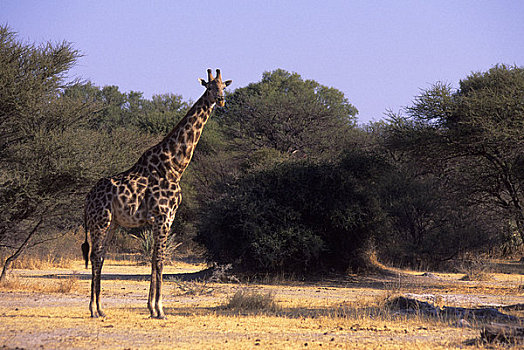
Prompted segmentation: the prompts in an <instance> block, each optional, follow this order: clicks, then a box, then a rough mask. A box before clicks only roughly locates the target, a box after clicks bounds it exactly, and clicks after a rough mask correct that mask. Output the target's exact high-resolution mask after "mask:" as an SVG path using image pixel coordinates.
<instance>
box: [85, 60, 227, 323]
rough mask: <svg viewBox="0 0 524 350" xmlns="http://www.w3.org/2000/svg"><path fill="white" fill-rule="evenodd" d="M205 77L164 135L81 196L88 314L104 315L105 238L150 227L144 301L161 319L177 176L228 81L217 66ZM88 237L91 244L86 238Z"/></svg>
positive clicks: (177, 191)
mask: <svg viewBox="0 0 524 350" xmlns="http://www.w3.org/2000/svg"><path fill="white" fill-rule="evenodd" d="M207 78H208V79H207V81H205V80H203V79H200V81H201V83H202V85H203V86H205V88H206V91H205V92H204V94H203V95H202V96H201V97H200V98H199V99H198V100H197V101H196V102H195V104H194V105H193V106H192V107H191V108H190V109H189V111H188V112H187V114H186V115H185V116H184V117H183V118H182V119H181V120H180V121H179V122H178V124H177V125H176V126H175V127H174V128H173V130H172V131H171V132H170V133H169V134H168V135H167V136H166V137H164V139H163V140H162V141H161V142H159V143H158V144H156V145H155V146H153V147H151V148H149V149H148V150H147V151H145V152H144V154H142V156H141V157H140V158H139V159H138V161H137V162H136V163H135V164H134V165H133V166H132V167H131V168H130V169H128V170H126V171H124V172H122V173H120V174H117V175H114V176H109V177H105V178H102V179H100V180H99V181H98V182H97V183H96V185H95V186H94V187H93V188H92V189H91V191H90V192H89V194H88V195H87V197H86V203H85V210H84V229H85V232H86V240H85V242H84V243H83V244H82V252H83V255H84V259H85V262H86V268H87V266H88V260H89V259H90V260H91V265H92V277H91V301H90V303H89V310H90V312H91V317H99V316H100V317H103V316H105V314H104V312H103V311H102V308H101V306H100V278H101V271H102V265H103V263H104V257H105V252H106V246H107V243H108V242H109V241H110V239H111V236H112V234H113V233H114V231H115V230H116V228H117V227H119V226H121V227H140V226H144V225H147V224H149V225H151V226H152V228H153V240H154V244H153V254H152V259H151V283H150V288H149V296H148V301H147V306H148V308H149V311H150V313H151V317H153V318H165V314H164V310H163V307H162V281H163V279H162V270H163V267H164V259H165V256H164V254H165V248H166V242H167V236H168V235H169V232H170V230H171V225H172V223H173V220H174V219H175V213H176V210H177V208H178V206H179V205H180V202H181V200H182V192H181V189H180V184H179V183H180V178H181V177H182V174H183V173H184V170H185V169H186V168H187V166H188V165H189V162H190V161H191V158H192V156H193V152H194V150H195V147H196V145H197V143H198V141H199V139H200V135H201V134H202V130H203V128H204V125H205V124H206V122H207V120H208V118H209V116H210V114H211V112H212V111H213V108H214V107H215V105H216V104H217V105H219V106H224V103H225V100H224V89H225V88H226V87H227V86H228V85H229V84H231V80H227V81H225V82H224V81H222V76H221V73H220V70H219V69H217V70H216V77H213V74H212V70H211V69H208V70H207ZM88 233H89V236H90V237H91V249H90V247H89V243H88Z"/></svg>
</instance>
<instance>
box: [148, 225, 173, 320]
mask: <svg viewBox="0 0 524 350" xmlns="http://www.w3.org/2000/svg"><path fill="white" fill-rule="evenodd" d="M173 217H174V215H170V216H169V215H168V216H166V217H164V218H162V219H163V220H155V227H154V230H153V233H154V245H153V259H152V261H151V265H152V266H153V267H154V271H153V273H152V275H151V283H152V284H153V278H154V283H155V285H154V287H151V290H152V291H154V293H155V295H154V297H153V299H154V301H155V303H154V308H155V311H156V318H158V319H166V315H165V313H164V307H163V305H162V282H163V274H162V273H163V270H164V259H165V257H164V254H165V250H166V244H167V235H168V234H169V232H170V230H171V223H172V222H173Z"/></svg>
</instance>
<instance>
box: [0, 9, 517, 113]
mask: <svg viewBox="0 0 524 350" xmlns="http://www.w3.org/2000/svg"><path fill="white" fill-rule="evenodd" d="M0 23H1V24H7V25H9V27H10V28H11V30H13V31H15V32H18V34H19V38H20V39H22V40H24V41H26V42H31V43H32V42H35V43H43V42H45V41H53V42H60V41H63V40H65V41H69V42H71V43H73V45H74V47H75V48H76V49H78V50H80V51H81V52H82V53H83V54H84V55H85V56H84V57H83V58H81V59H80V60H79V63H78V65H77V66H76V67H75V68H74V69H73V70H72V73H73V75H74V76H76V77H80V78H82V79H86V80H91V81H92V82H93V83H94V84H95V85H99V86H104V85H117V86H118V87H119V88H120V90H121V91H130V90H133V91H142V92H144V96H145V97H148V98H149V97H151V95H153V94H160V93H175V94H180V95H182V96H183V97H184V98H185V99H192V100H196V99H197V98H198V97H199V96H200V94H201V93H202V92H203V90H202V87H201V86H200V85H199V83H198V81H197V78H199V77H202V78H203V77H205V70H206V68H208V67H209V68H221V69H222V75H223V77H224V79H232V80H233V85H232V86H231V88H233V89H234V88H237V87H243V86H246V85H247V84H249V83H251V82H256V81H259V80H260V79H261V76H262V73H263V72H264V71H270V70H274V69H277V68H283V69H286V70H288V71H292V72H297V73H299V74H300V75H301V76H302V77H303V78H305V79H314V80H316V81H318V82H319V83H321V84H323V85H327V86H331V87H335V88H337V89H339V90H341V91H343V92H344V94H345V95H346V97H347V98H348V99H349V101H350V102H351V103H352V104H354V105H355V106H356V107H357V108H358V110H359V112H360V113H359V122H361V123H365V122H367V121H370V120H379V119H381V118H383V117H384V112H385V111H386V109H391V110H393V111H395V112H397V111H399V109H400V108H402V107H403V106H406V105H409V104H410V103H411V101H412V100H413V97H414V96H415V95H417V94H418V93H419V91H420V89H425V88H428V87H430V86H431V84H432V83H435V82H437V81H443V82H447V83H450V84H452V85H453V86H455V87H457V86H458V82H459V80H460V79H463V78H465V77H466V76H467V75H468V74H470V73H471V72H473V71H484V70H487V69H489V68H490V67H492V66H493V65H495V64H497V63H505V64H510V65H514V64H516V65H518V66H523V65H524V1H521V0H514V1H509V0H492V1H482V0H460V1H457V0H434V1H433V0H419V1H414V0H413V1H408V0H390V1H373V0H361V1H349V0H347V1H343V0H340V1H335V0H334V1H330V0H323V1H322V0H312V1H309V0H296V1H295V0H291V1H286V0H277V1H271V0H268V1H263V0H259V1H250V0H238V1H219V0H214V1H190V0H187V1H182V0H180V1H176V0H171V1H168V0H155V1H154V0H151V1H145V0H142V1H137V0H119V1H117V0H98V1H89V0H54V1H53V0H33V1H29V0H0Z"/></svg>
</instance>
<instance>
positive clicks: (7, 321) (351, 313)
mask: <svg viewBox="0 0 524 350" xmlns="http://www.w3.org/2000/svg"><path fill="white" fill-rule="evenodd" d="M73 266H75V268H76V269H78V271H80V272H79V273H74V272H72V271H69V272H67V271H65V270H63V269H56V270H55V271H54V272H53V270H51V271H49V270H47V271H41V272H40V271H36V270H32V271H15V273H16V275H15V276H11V278H10V280H9V281H8V283H10V284H6V285H1V286H0V324H2V327H0V348H2V346H5V347H7V348H15V347H17V346H18V347H23V348H39V347H41V346H43V347H44V348H58V349H65V348H78V349H92V348H100V349H113V348H119V349H122V348H132V349H140V348H151V349H172V348H177V349H253V348H256V349H259V348H262V349H297V348H314V349H325V348H328V349H335V348H342V349H345V348H346V349H375V348H381V349H453V348H490V349H498V348H501V349H502V348H504V349H508V348H511V347H504V346H502V345H500V346H499V345H491V344H482V343H480V342H478V339H479V334H480V330H479V329H478V328H475V325H473V326H464V325H461V324H459V323H458V322H456V320H455V321H453V320H449V319H445V320H443V319H439V318H437V317H427V316H424V315H422V314H410V315H406V314H402V313H397V312H396V310H392V309H391V308H390V307H388V304H387V303H388V300H391V299H392V298H394V297H395V296H398V295H403V294H406V293H420V295H423V294H424V295H428V298H433V297H434V299H428V301H430V302H432V303H434V304H438V305H439V306H442V305H450V303H451V301H452V300H454V299H453V298H454V297H455V295H460V296H465V297H468V298H469V297H472V298H476V297H479V298H481V299H482V298H489V299H488V300H486V302H494V303H504V304H514V303H516V302H519V301H518V300H522V301H520V302H524V299H523V298H524V296H523V293H522V290H520V289H519V286H520V285H522V274H520V275H499V274H495V273H493V274H492V275H493V277H494V280H493V281H489V282H482V281H474V282H471V281H460V280H459V279H460V277H461V276H462V274H459V273H456V274H443V273H435V274H434V275H435V276H436V277H438V278H435V279H433V278H429V277H422V276H421V273H420V272H413V273H412V272H406V271H401V270H395V272H394V273H391V274H389V275H379V276H376V277H365V278H361V277H355V276H353V277H351V278H348V279H343V278H341V279H338V280H333V281H331V280H329V281H325V282H319V283H306V282H300V281H289V280H287V281H286V280H283V281H281V282H282V283H281V284H275V283H271V284H264V283H261V282H260V281H259V282H258V283H249V284H248V285H244V286H242V287H239V285H238V284H224V283H211V282H208V283H205V282H196V281H190V282H189V281H182V280H176V279H173V277H176V275H177V274H178V273H188V272H194V271H198V270H199V269H203V268H204V266H198V267H195V266H193V267H192V270H191V269H190V266H188V265H186V264H184V265H180V266H177V265H174V266H166V270H165V271H164V272H165V273H166V274H168V275H169V276H171V277H170V279H167V280H166V286H167V288H166V289H165V292H164V306H165V311H166V314H167V316H168V319H167V320H165V321H158V320H151V319H150V318H149V312H148V311H147V308H146V301H145V300H146V299H147V293H148V290H149V282H148V279H149V274H150V268H149V267H145V266H144V267H140V266H136V263H135V262H129V263H128V264H126V263H125V262H122V261H118V262H112V261H110V260H108V261H106V265H105V266H104V273H106V274H107V275H110V276H113V277H112V278H106V279H104V277H102V304H103V306H104V307H105V311H106V313H107V315H108V317H106V318H105V319H91V318H90V317H89V311H88V302H89V284H90V279H89V276H90V273H89V271H84V270H83V269H82V270H81V268H82V262H81V261H78V262H75V263H74V264H73ZM384 268H386V267H384ZM68 275H69V276H70V279H71V280H68V278H63V277H64V276H68ZM118 276H121V279H120V278H119V277H118ZM502 277H504V279H502ZM35 281H38V282H35ZM272 282H275V281H272ZM170 289H171V290H170ZM2 291H4V292H2ZM19 291H20V292H19ZM27 291H33V292H35V293H27ZM75 291H76V292H77V293H79V294H81V295H78V294H77V295H75V294H74V293H75ZM465 300H466V299H464V300H462V299H457V300H456V301H454V303H455V305H462V304H464V306H467V307H470V306H472V305H473V302H472V304H470V303H469V301H465ZM482 300H484V299H482ZM461 303H462V304H461ZM519 316H524V315H523V314H522V313H520V314H519ZM514 348H518V347H514Z"/></svg>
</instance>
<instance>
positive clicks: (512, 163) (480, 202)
mask: <svg viewBox="0 0 524 350" xmlns="http://www.w3.org/2000/svg"><path fill="white" fill-rule="evenodd" d="M406 113H407V116H395V115H392V119H393V120H392V128H391V132H390V133H389V134H388V138H389V139H388V142H389V145H390V146H394V147H395V148H396V149H402V150H403V151H405V152H408V153H409V154H411V155H413V156H414V157H416V159H417V160H418V161H421V162H425V165H426V166H427V167H428V168H431V169H432V171H433V173H435V174H437V175H438V176H440V177H442V178H445V179H447V183H448V184H449V185H450V186H449V187H448V190H449V191H457V192H459V193H461V195H462V196H463V198H464V199H465V200H466V201H467V202H468V203H469V205H475V206H478V207H479V208H486V207H489V206H491V207H496V208H498V209H499V210H501V211H502V212H503V213H504V214H505V215H506V217H507V218H508V219H509V220H510V221H511V225H512V226H513V230H514V232H515V233H516V234H517V236H520V243H522V242H523V241H524V133H523V132H522V130H524V69H523V68H521V67H508V66H504V65H497V66H495V67H493V68H492V69H490V70H488V71H487V72H478V73H473V74H471V75H470V76H468V77H467V78H466V79H464V80H462V81H461V82H460V85H459V88H458V89H457V90H453V89H452V88H451V87H450V86H449V85H445V84H440V83H439V84H435V85H434V86H433V87H432V88H430V89H428V90H426V91H423V92H422V93H421V94H420V96H418V97H416V99H415V101H414V104H413V106H411V107H408V108H407V109H406Z"/></svg>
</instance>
